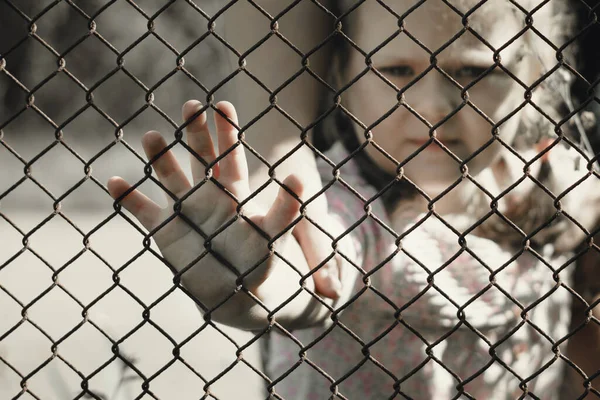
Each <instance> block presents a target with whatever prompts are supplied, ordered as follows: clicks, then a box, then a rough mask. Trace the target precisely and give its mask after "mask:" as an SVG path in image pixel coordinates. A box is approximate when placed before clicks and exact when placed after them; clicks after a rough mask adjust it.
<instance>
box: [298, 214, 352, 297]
mask: <svg viewBox="0 0 600 400" xmlns="http://www.w3.org/2000/svg"><path fill="white" fill-rule="evenodd" d="M321 214H325V215H321ZM311 218H313V219H314V220H315V221H319V222H321V221H327V219H328V218H329V216H328V215H327V213H326V211H325V212H324V213H321V212H319V213H317V214H315V213H311ZM323 225H324V226H327V224H323ZM293 233H294V237H296V240H298V242H299V243H300V247H301V248H302V249H303V251H304V255H305V257H306V261H308V265H309V266H310V268H311V269H315V268H317V267H320V268H319V269H318V270H317V271H316V272H315V273H314V274H313V279H314V281H315V288H316V290H317V292H319V293H320V294H321V295H323V296H325V297H328V298H330V299H333V300H336V299H338V298H339V297H340V295H341V291H342V283H341V280H340V271H339V268H338V265H339V264H338V257H339V255H336V256H335V257H331V254H332V248H331V239H330V238H329V237H328V236H327V235H325V234H324V233H323V232H321V231H320V230H319V229H318V228H317V227H316V226H314V225H313V224H312V223H311V222H310V221H308V220H307V219H303V220H302V221H300V222H299V223H298V225H296V227H295V228H294V232H293ZM329 257H330V258H329ZM328 258H329V259H328ZM325 260H327V262H325V264H323V262H324V261H325Z"/></svg>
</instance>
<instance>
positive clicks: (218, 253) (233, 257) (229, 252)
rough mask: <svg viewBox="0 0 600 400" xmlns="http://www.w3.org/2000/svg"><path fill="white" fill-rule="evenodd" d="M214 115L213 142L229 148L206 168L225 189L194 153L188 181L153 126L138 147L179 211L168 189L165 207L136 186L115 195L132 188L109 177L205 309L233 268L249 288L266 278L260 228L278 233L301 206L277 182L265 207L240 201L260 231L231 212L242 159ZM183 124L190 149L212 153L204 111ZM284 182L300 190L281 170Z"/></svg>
mask: <svg viewBox="0 0 600 400" xmlns="http://www.w3.org/2000/svg"><path fill="white" fill-rule="evenodd" d="M200 107H201V105H200V104H199V103H198V102H194V101H190V102H188V103H186V104H185V105H184V108H183V118H184V120H188V119H190V118H191V117H193V116H194V114H196V113H197V112H198V111H199V110H200ZM217 107H218V108H219V110H220V111H222V112H223V113H225V115H227V116H228V118H229V119H230V120H232V121H233V122H234V124H236V125H237V117H236V114H235V109H234V108H233V106H231V104H229V103H225V102H223V103H220V104H218V105H217ZM215 122H216V126H217V136H218V144H219V148H220V149H225V150H226V151H227V150H228V149H232V150H231V151H230V152H229V153H228V154H227V155H226V156H225V157H224V158H222V159H221V160H220V161H219V163H218V164H215V165H214V167H213V168H212V174H213V178H214V179H215V180H217V181H218V182H219V184H220V185H222V186H223V187H224V188H226V189H227V190H228V191H229V192H230V194H231V196H230V195H229V194H227V193H226V192H225V191H224V190H223V189H222V188H220V187H219V186H218V185H217V184H215V183H214V182H213V181H212V180H209V179H207V176H206V172H207V171H206V167H205V166H204V164H202V163H201V162H200V161H198V159H197V158H196V157H195V156H193V155H192V156H190V160H191V166H192V176H193V181H194V185H195V186H192V185H191V184H190V182H189V180H188V179H187V178H186V176H185V174H184V173H183V171H182V169H181V167H180V165H179V163H178V162H177V160H176V159H175V156H174V154H173V153H172V152H171V151H167V152H165V153H164V154H161V153H162V152H163V150H164V149H165V147H166V146H167V144H166V142H165V140H164V138H163V137H162V136H161V135H160V134H159V133H157V132H148V133H147V134H146V135H145V136H144V138H143V140H142V143H143V146H144V151H145V152H146V155H147V157H148V159H150V160H152V161H153V162H152V166H153V167H154V170H155V171H156V174H157V176H158V178H159V180H160V182H161V183H162V184H163V185H164V186H165V188H166V189H167V190H168V191H169V192H171V194H173V195H174V196H175V197H176V198H177V199H180V200H182V201H181V207H180V209H179V211H178V212H174V204H175V202H174V200H173V199H172V198H171V196H167V198H168V205H167V207H166V208H160V207H159V206H158V205H157V204H156V203H154V202H153V201H152V200H150V199H149V198H148V197H146V196H145V195H143V194H142V193H141V192H139V191H137V190H134V191H132V192H131V193H130V194H128V195H127V196H126V197H124V198H123V199H121V197H122V196H123V194H125V192H126V191H127V190H129V189H130V188H131V186H130V185H129V184H128V183H126V182H125V181H124V180H123V179H121V178H111V180H110V181H109V183H108V189H109V192H110V194H111V196H112V197H113V198H115V199H118V200H120V201H121V204H123V206H124V207H125V208H126V209H127V210H129V211H130V212H131V213H132V214H133V215H134V216H135V217H136V218H137V219H138V220H139V221H140V223H141V224H142V225H143V226H144V227H145V228H146V229H148V230H149V231H154V230H156V232H155V233H154V234H153V238H154V240H155V242H156V244H157V245H158V247H159V249H160V251H161V253H162V255H163V257H164V258H165V259H166V260H167V261H168V262H169V263H170V264H171V266H172V267H174V268H175V270H177V271H178V272H182V271H183V273H182V279H183V283H184V285H185V286H186V288H187V289H188V290H189V291H190V292H191V293H192V294H194V295H195V296H196V297H197V298H198V299H199V300H200V301H201V302H203V303H204V304H205V305H206V306H207V307H209V308H211V307H212V306H214V305H216V304H219V303H220V302H221V301H222V300H224V299H225V298H226V297H227V296H228V295H230V294H231V293H232V291H233V290H234V289H235V288H236V286H237V284H236V280H237V278H238V275H239V274H246V273H248V276H247V277H245V278H244V284H245V286H246V287H248V288H250V289H252V288H256V287H257V286H258V285H259V284H260V283H261V282H262V281H264V279H266V277H267V276H268V272H269V269H270V268H271V266H272V264H273V260H274V258H273V257H267V256H268V255H269V249H268V240H267V239H266V238H265V235H266V236H268V237H275V236H278V235H280V233H281V232H283V231H285V230H286V229H287V228H288V227H289V225H290V224H291V223H292V221H293V220H294V218H295V217H296V216H297V214H298V210H299V207H300V203H299V202H298V201H297V200H295V199H294V198H293V197H292V196H290V195H289V194H287V192H286V191H285V190H283V189H282V190H280V193H279V195H278V198H277V199H276V200H275V202H274V204H273V206H272V207H271V209H270V210H268V211H267V212H261V210H256V209H254V210H252V209H248V207H244V215H245V216H246V217H247V218H248V219H249V220H251V221H252V222H253V224H255V225H256V226H257V227H259V228H260V230H261V231H262V232H259V230H257V229H256V228H255V227H253V226H252V224H250V223H248V222H247V221H246V220H244V218H241V217H239V218H236V215H237V210H236V208H237V204H238V203H237V202H236V201H235V200H234V197H235V198H236V199H238V200H243V199H245V198H246V197H247V196H248V195H249V192H250V190H249V186H248V170H247V164H246V159H245V155H244V150H243V147H242V146H241V145H240V144H238V137H237V132H238V131H237V129H236V128H235V126H234V125H232V124H230V123H229V122H228V121H227V120H226V119H225V118H223V117H221V116H219V115H215ZM186 130H187V137H188V145H189V146H190V148H191V149H192V150H193V151H194V152H195V153H196V154H197V155H198V156H199V157H201V158H202V159H203V160H204V161H205V162H206V163H211V162H213V161H214V160H215V158H216V156H215V151H214V146H213V142H212V140H211V137H210V133H209V131H208V127H207V124H206V115H205V113H203V114H201V115H199V116H198V117H197V118H196V119H195V120H193V121H192V122H191V123H189V124H188V125H187V128H186ZM284 185H286V186H288V188H289V189H291V190H292V191H294V192H295V193H297V194H299V193H300V192H301V190H302V185H301V184H300V182H299V181H298V179H297V178H295V177H293V176H290V177H288V178H287V179H286V180H285V181H284ZM165 221H168V222H165ZM157 228H158V229H157ZM226 264H228V265H226ZM250 269H253V270H252V272H249V270H250ZM235 271H237V272H235Z"/></svg>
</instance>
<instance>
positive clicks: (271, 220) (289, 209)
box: [261, 175, 304, 238]
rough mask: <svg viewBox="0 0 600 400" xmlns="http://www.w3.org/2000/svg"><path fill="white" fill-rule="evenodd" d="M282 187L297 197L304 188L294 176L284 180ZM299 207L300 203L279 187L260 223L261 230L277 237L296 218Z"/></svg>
mask: <svg viewBox="0 0 600 400" xmlns="http://www.w3.org/2000/svg"><path fill="white" fill-rule="evenodd" d="M283 185H284V186H286V187H287V188H288V189H289V190H290V191H292V192H293V193H294V194H295V195H296V196H297V197H300V196H301V195H302V191H303V189H304V186H303V185H302V182H300V179H298V178H297V177H296V176H295V175H290V176H288V177H287V178H285V179H284V181H283ZM300 205H301V203H300V201H298V200H296V199H295V198H294V197H293V196H292V195H291V194H290V193H288V192H287V190H285V189H284V188H283V187H280V188H279V193H278V194H277V197H276V198H275V201H274V202H273V205H272V206H271V208H270V209H269V211H268V212H267V215H265V217H264V219H263V221H262V224H261V225H262V226H261V228H262V229H263V230H264V231H265V232H266V233H267V234H268V235H269V236H270V237H272V238H273V237H276V236H279V235H280V234H281V232H283V231H284V230H285V229H286V228H287V227H288V226H289V225H290V224H291V223H292V222H294V220H295V219H296V218H297V217H298V215H299V212H300Z"/></svg>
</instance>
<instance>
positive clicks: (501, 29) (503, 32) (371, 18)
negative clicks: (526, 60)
mask: <svg viewBox="0 0 600 400" xmlns="http://www.w3.org/2000/svg"><path fill="white" fill-rule="evenodd" d="M448 3H449V4H450V5H451V6H453V7H454V8H455V9H456V10H458V11H460V12H462V13H465V12H469V10H471V9H472V8H473V7H475V6H477V4H478V1H476V0H450V1H448ZM385 4H386V5H387V6H388V7H389V8H390V9H391V10H392V11H393V12H394V13H396V14H398V15H404V14H406V17H405V18H404V28H405V29H406V31H407V32H408V33H409V34H410V35H411V36H413V37H415V38H416V39H417V40H418V41H420V42H421V44H422V45H424V46H426V47H427V48H428V49H429V50H430V51H432V52H433V51H436V50H438V49H439V48H440V47H442V46H445V44H446V43H447V42H448V41H450V40H451V39H452V38H453V37H455V36H456V35H457V34H459V33H460V32H462V31H464V30H465V27H464V25H463V18H462V16H461V15H460V14H459V13H457V12H456V11H455V10H453V9H452V8H451V7H450V6H449V5H448V4H445V3H444V2H443V1H442V0H427V1H425V2H424V3H422V4H420V5H418V7H416V8H415V9H414V10H412V11H411V9H412V8H413V7H415V6H416V5H417V3H416V2H415V1H414V0H395V1H387V2H385ZM524 16H525V14H523V13H522V12H521V11H520V10H518V9H516V8H515V7H514V6H513V5H512V4H510V3H509V1H508V0H489V1H487V2H485V3H484V4H483V5H482V6H480V7H478V8H477V9H475V10H474V11H473V13H471V14H470V15H469V17H468V24H469V25H468V26H469V27H470V28H471V29H472V30H473V31H475V32H476V33H477V35H479V36H481V38H482V39H484V40H485V41H486V42H487V44H486V43H484V42H483V41H482V40H480V39H479V38H478V37H477V35H475V34H473V33H471V32H469V31H466V32H464V33H463V34H462V35H460V37H459V38H458V39H456V40H455V41H454V42H452V43H451V44H450V45H449V46H447V47H446V48H445V49H444V50H443V52H442V53H441V54H440V57H451V56H452V55H453V54H460V55H461V56H464V53H465V52H479V53H486V54H488V55H489V61H490V62H491V61H492V55H493V51H492V50H491V49H490V46H491V47H493V48H496V49H497V48H500V47H502V46H504V45H505V44H506V43H507V42H509V41H510V40H511V39H512V38H513V37H514V36H515V35H517V34H518V32H519V31H520V30H521V29H522V28H523V26H524V22H523V21H524ZM347 23H349V24H352V25H351V28H350V32H351V37H352V39H353V40H354V41H355V42H356V43H357V44H358V45H359V46H360V47H361V48H362V49H363V50H365V51H366V52H370V51H372V50H373V49H375V48H376V47H377V46H379V45H380V44H381V43H382V42H384V41H386V40H387V39H388V38H389V37H390V36H392V35H393V34H394V32H396V31H397V30H398V18H397V16H395V15H394V14H393V13H392V12H390V11H389V10H387V9H386V8H385V7H383V6H382V5H381V4H379V3H378V2H377V1H375V0H372V1H369V0H367V1H366V2H364V3H363V4H361V5H360V6H359V7H358V8H357V9H356V10H355V11H353V12H352V13H351V14H350V17H349V21H348V22H347ZM522 44H523V38H520V39H517V40H516V41H515V42H514V43H513V44H511V46H509V48H507V50H506V51H504V52H503V56H504V55H505V54H506V53H507V52H510V53H512V52H513V51H511V48H512V49H513V50H514V49H515V48H516V47H518V46H520V45H522ZM488 45H489V46H488ZM380 52H381V53H383V55H389V54H390V53H396V54H399V55H412V54H423V55H427V53H426V52H425V51H423V50H422V48H421V47H420V46H419V45H418V44H417V43H415V41H414V40H412V39H411V38H410V37H409V35H407V34H404V33H401V34H400V35H399V36H397V37H396V38H395V39H393V40H392V41H391V42H390V43H389V44H388V45H386V46H385V47H384V48H383V49H382V50H381V51H380Z"/></svg>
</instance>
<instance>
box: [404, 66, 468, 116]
mask: <svg viewBox="0 0 600 400" xmlns="http://www.w3.org/2000/svg"><path fill="white" fill-rule="evenodd" d="M406 101H407V103H408V104H409V105H410V106H411V107H412V108H413V109H414V110H415V111H416V112H417V113H419V115H420V116H421V117H423V118H425V120H427V122H429V124H431V125H433V126H436V125H437V124H439V123H440V122H441V121H443V120H444V119H445V118H447V117H448V115H449V114H450V113H451V112H452V111H454V110H455V109H456V108H457V107H458V106H459V105H460V103H461V97H460V90H459V89H458V88H456V87H455V86H454V85H453V84H452V82H450V81H449V80H448V79H447V78H446V77H445V76H444V75H442V73H441V72H439V71H437V70H435V69H432V70H431V71H429V72H428V73H427V75H425V76H424V77H422V78H421V79H420V80H419V81H418V82H417V83H416V84H415V85H414V86H413V87H412V88H410V89H409V90H408V91H407V92H406ZM445 123H446V122H444V124H445ZM444 124H442V126H443V125H444Z"/></svg>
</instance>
